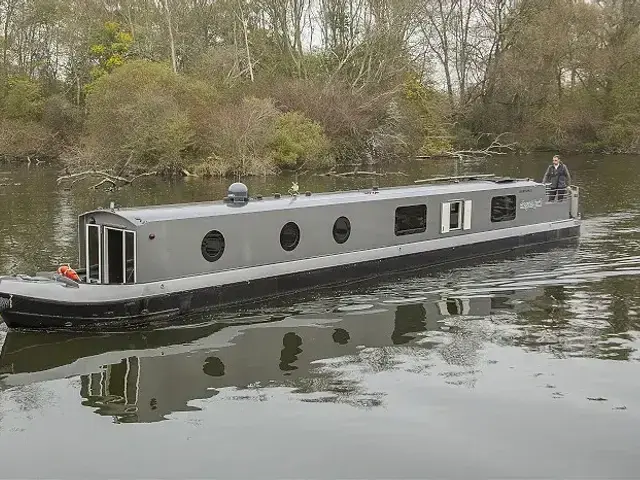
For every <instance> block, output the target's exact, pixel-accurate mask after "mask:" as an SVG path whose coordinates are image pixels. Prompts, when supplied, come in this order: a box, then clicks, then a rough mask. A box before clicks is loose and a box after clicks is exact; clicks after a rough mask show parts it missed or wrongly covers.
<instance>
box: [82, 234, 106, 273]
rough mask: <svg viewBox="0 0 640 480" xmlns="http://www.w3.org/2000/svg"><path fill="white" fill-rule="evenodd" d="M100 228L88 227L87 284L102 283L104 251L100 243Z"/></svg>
mask: <svg viewBox="0 0 640 480" xmlns="http://www.w3.org/2000/svg"><path fill="white" fill-rule="evenodd" d="M100 233H101V232H100V226H99V225H91V224H89V225H87V235H86V259H85V263H86V265H85V266H86V268H87V283H92V282H97V283H100V282H101V281H102V275H101V272H102V249H101V246H102V245H101V241H100Z"/></svg>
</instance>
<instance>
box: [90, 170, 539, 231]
mask: <svg viewBox="0 0 640 480" xmlns="http://www.w3.org/2000/svg"><path fill="white" fill-rule="evenodd" d="M454 178H455V177H454ZM536 185H541V184H540V183H539V182H536V181H533V180H531V179H512V178H507V179H504V178H492V179H477V180H472V181H466V182H454V183H445V184H438V183H433V184H427V185H404V186H397V187H384V188H377V187H374V188H368V189H360V190H349V191H338V192H319V193H311V194H310V195H306V192H300V193H299V194H298V195H297V196H291V195H286V194H283V195H282V196H280V197H279V198H277V197H274V196H271V197H264V198H262V199H256V198H253V197H251V199H250V201H249V202H247V203H242V204H232V203H229V202H225V201H224V200H214V201H200V202H191V203H176V204H163V205H149V206H142V207H116V208H115V209H104V208H103V209H98V210H93V211H90V212H86V213H85V214H83V215H89V214H92V213H98V212H109V213H111V214H114V215H118V216H120V217H122V218H124V219H126V220H127V221H129V222H131V223H132V224H134V225H143V224H146V223H151V222H165V221H171V220H184V219H189V218H204V217H212V216H222V215H238V214H249V213H256V212H265V211H273V210H283V209H287V208H306V207H317V206H323V205H335V204H345V203H357V202H361V201H362V200H363V196H364V195H367V196H368V197H369V198H368V199H369V200H372V201H375V200H389V199H396V200H410V199H411V198H414V197H423V196H426V195H442V194H456V193H464V192H474V191H484V190H490V191H500V190H503V189H509V188H513V187H533V186H536Z"/></svg>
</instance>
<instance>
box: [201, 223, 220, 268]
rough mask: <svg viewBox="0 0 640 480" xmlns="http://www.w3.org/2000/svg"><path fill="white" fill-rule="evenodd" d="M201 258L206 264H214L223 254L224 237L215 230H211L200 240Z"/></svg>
mask: <svg viewBox="0 0 640 480" xmlns="http://www.w3.org/2000/svg"><path fill="white" fill-rule="evenodd" d="M200 250H201V251H202V256H203V257H204V259H205V260H207V261H208V262H215V261H216V260H218V259H219V258H220V257H221V256H222V254H223V253H224V236H223V235H222V234H221V233H220V232H219V231H217V230H211V231H210V232H209V233H207V234H206V235H205V236H204V238H203V239H202V245H201V246H200Z"/></svg>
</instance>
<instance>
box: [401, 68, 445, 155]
mask: <svg viewBox="0 0 640 480" xmlns="http://www.w3.org/2000/svg"><path fill="white" fill-rule="evenodd" d="M401 101H402V104H403V106H404V110H405V116H406V117H407V118H408V119H410V124H409V125H407V127H406V129H407V130H408V131H409V132H410V138H412V139H414V142H415V144H414V145H413V146H412V148H411V153H416V154H418V155H438V154H442V153H443V152H446V151H449V150H451V148H452V147H453V145H452V143H453V140H454V136H453V135H452V134H451V132H449V130H448V129H447V128H446V127H445V124H446V116H447V102H446V98H445V97H444V95H442V94H441V93H439V92H437V91H436V90H435V89H434V88H433V87H431V86H429V85H425V84H424V83H423V82H421V81H420V79H419V78H418V77H417V75H415V74H407V75H406V79H405V81H404V82H403V84H402V96H401Z"/></svg>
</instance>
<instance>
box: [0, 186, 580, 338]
mask: <svg viewBox="0 0 640 480" xmlns="http://www.w3.org/2000/svg"><path fill="white" fill-rule="evenodd" d="M580 225H581V215H580V213H579V189H578V187H575V186H570V187H568V189H567V190H566V193H565V195H564V196H562V197H557V198H554V199H553V200H551V199H550V198H549V197H548V191H547V185H545V184H543V183H540V182H537V181H534V180H531V179H524V178H523V179H518V178H504V177H496V176H493V175H468V176H461V177H447V178H435V179H427V180H420V181H416V182H414V184H413V185H407V186H399V187H388V188H378V187H372V188H369V189H361V190H353V191H342V192H323V193H311V192H304V193H298V192H296V191H295V190H293V191H290V192H289V193H287V194H277V193H276V194H273V195H272V196H269V197H263V196H261V195H256V196H250V195H249V191H248V189H247V187H246V186H245V185H244V184H242V183H239V182H237V183H233V184H232V185H231V186H230V187H229V189H228V192H227V195H226V196H225V197H224V198H223V199H221V200H218V201H210V202H196V203H185V204H172V205H159V206H147V207H127V208H120V207H116V206H115V205H114V204H113V203H112V204H111V205H110V206H109V207H108V208H98V209H95V210H92V211H89V212H86V213H83V214H81V215H79V217H78V250H79V259H78V268H77V270H73V269H69V270H68V271H65V270H63V269H60V270H58V272H52V273H50V274H46V275H45V274H38V275H37V276H33V277H32V276H28V275H12V276H3V277H0V315H1V316H2V319H3V320H4V322H5V323H6V325H7V326H8V327H9V328H34V329H74V330H75V329H98V330H100V329H109V328H111V327H114V328H123V327H135V326H140V325H145V324H150V323H153V322H157V321H162V322H165V321H172V320H174V319H176V318H177V317H180V316H183V315H186V314H190V313H194V312H200V311H206V310H209V309H219V308H221V307H227V306H233V305H242V304H246V303H249V302H251V303H255V302H256V301H261V300H263V299H268V298H272V297H279V296H282V295H290V294H295V293H297V292H302V291H309V290H311V289H315V288H318V287H329V286H337V285H342V284H345V283H348V282H360V281H365V280H368V279H372V278H376V277H380V276H386V275H388V274H391V273H398V272H407V271H412V270H420V269H424V268H431V267H442V266H448V265H451V264H453V263H454V262H456V263H459V262H466V261H469V260H473V259H478V258H484V257H485V256H487V255H491V256H495V255H502V254H505V253H507V252H511V251H514V250H516V251H523V250H525V249H527V248H529V247H534V246H540V245H545V246H547V245H556V244H558V243H559V242H564V241H567V240H575V239H577V238H578V237H579V235H580Z"/></svg>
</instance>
